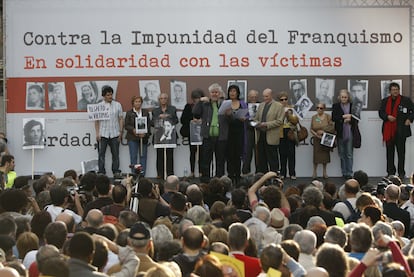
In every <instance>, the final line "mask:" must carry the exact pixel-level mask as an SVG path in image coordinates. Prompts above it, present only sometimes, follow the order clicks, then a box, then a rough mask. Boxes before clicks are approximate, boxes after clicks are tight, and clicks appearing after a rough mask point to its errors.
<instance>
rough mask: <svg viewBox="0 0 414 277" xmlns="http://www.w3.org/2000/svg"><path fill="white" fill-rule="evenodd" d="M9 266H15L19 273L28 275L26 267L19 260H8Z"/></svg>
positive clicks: (21, 276)
mask: <svg viewBox="0 0 414 277" xmlns="http://www.w3.org/2000/svg"><path fill="white" fill-rule="evenodd" d="M7 267H10V268H14V269H15V270H16V271H17V272H18V273H19V276H20V277H28V274H27V271H26V267H25V266H24V265H23V264H22V263H21V262H20V261H19V260H14V261H11V262H8V263H7ZM0 276H3V275H0Z"/></svg>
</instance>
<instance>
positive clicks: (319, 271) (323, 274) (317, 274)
mask: <svg viewBox="0 0 414 277" xmlns="http://www.w3.org/2000/svg"><path fill="white" fill-rule="evenodd" d="M307 272H308V274H306V277H329V273H328V271H326V269H325V268H323V267H314V268H311V269H308V270H307Z"/></svg>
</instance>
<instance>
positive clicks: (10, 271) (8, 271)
mask: <svg viewBox="0 0 414 277" xmlns="http://www.w3.org/2000/svg"><path fill="white" fill-rule="evenodd" d="M0 276H1V277H20V274H19V272H17V270H16V269H14V268H11V267H3V268H0Z"/></svg>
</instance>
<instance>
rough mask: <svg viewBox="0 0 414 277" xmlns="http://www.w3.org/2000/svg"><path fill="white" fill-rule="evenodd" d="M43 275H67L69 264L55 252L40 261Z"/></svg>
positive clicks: (65, 276) (66, 276) (58, 276)
mask: <svg viewBox="0 0 414 277" xmlns="http://www.w3.org/2000/svg"><path fill="white" fill-rule="evenodd" d="M39 272H41V273H42V274H43V275H44V276H54V277H69V265H68V264H67V262H66V261H65V260H64V258H63V257H61V256H59V254H57V255H56V256H53V257H50V258H47V259H45V260H44V261H42V270H40V269H39Z"/></svg>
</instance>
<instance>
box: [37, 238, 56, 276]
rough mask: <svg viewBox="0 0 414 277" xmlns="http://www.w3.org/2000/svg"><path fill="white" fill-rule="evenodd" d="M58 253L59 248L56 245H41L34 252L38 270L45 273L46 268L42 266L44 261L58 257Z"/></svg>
mask: <svg viewBox="0 0 414 277" xmlns="http://www.w3.org/2000/svg"><path fill="white" fill-rule="evenodd" d="M59 255H60V253H59V249H58V248H57V247H56V246H54V245H52V244H47V245H43V246H41V247H40V248H39V251H37V253H36V263H37V268H38V270H39V272H41V273H43V274H45V273H44V271H45V270H46V268H45V267H44V262H45V261H46V260H48V259H51V258H54V257H59Z"/></svg>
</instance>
